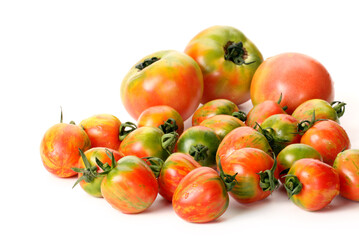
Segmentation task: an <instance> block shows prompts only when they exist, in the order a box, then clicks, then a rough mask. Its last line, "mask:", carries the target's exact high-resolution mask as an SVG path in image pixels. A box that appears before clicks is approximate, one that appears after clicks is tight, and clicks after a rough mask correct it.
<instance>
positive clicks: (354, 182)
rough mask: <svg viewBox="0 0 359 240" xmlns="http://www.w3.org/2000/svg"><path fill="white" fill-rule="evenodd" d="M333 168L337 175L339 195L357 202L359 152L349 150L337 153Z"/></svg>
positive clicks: (358, 190) (358, 191)
mask: <svg viewBox="0 0 359 240" xmlns="http://www.w3.org/2000/svg"><path fill="white" fill-rule="evenodd" d="M333 167H334V169H336V170H337V171H338V173H339V179H340V195H342V196H343V197H345V198H347V199H350V200H353V201H359V150H357V149H349V150H345V151H344V152H341V153H339V154H338V156H337V157H336V159H335V161H334V164H333Z"/></svg>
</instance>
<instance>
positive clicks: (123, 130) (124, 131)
mask: <svg viewBox="0 0 359 240" xmlns="http://www.w3.org/2000/svg"><path fill="white" fill-rule="evenodd" d="M136 128H137V126H136V124H134V123H132V122H125V123H122V124H121V126H120V131H119V132H120V134H119V139H120V140H121V141H122V140H123V139H125V137H126V136H127V135H128V134H130V133H131V132H133V131H134V130H136Z"/></svg>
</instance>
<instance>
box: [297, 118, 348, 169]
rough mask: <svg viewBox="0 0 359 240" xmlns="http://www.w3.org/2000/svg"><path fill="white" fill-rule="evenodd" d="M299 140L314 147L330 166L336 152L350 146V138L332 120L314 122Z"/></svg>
mask: <svg viewBox="0 0 359 240" xmlns="http://www.w3.org/2000/svg"><path fill="white" fill-rule="evenodd" d="M300 142H301V143H304V144H307V145H309V146H312V147H313V148H315V150H317V151H318V152H319V153H320V155H321V156H322V157H323V161H324V162H325V163H327V164H329V165H331V166H332V165H333V162H334V160H335V158H336V157H337V155H338V153H340V152H341V151H343V150H345V149H349V148H350V140H349V137H348V135H347V133H346V132H345V130H344V128H342V127H341V126H340V125H339V124H338V123H336V122H334V121H332V120H323V121H317V122H315V123H314V124H313V126H311V127H310V128H309V129H308V130H307V131H306V132H305V133H304V134H303V136H302V138H301V140H300Z"/></svg>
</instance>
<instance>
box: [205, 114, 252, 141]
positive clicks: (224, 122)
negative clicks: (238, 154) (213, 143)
mask: <svg viewBox="0 0 359 240" xmlns="http://www.w3.org/2000/svg"><path fill="white" fill-rule="evenodd" d="M200 126H204V127H208V128H210V129H212V130H213V131H214V132H215V133H216V134H217V135H218V136H219V137H220V139H221V140H222V139H223V138H224V137H225V136H226V135H227V134H228V133H229V132H230V131H232V130H233V129H235V128H237V127H243V126H245V124H244V123H243V122H242V121H241V120H239V119H238V118H235V117H232V116H229V115H216V116H213V117H211V118H208V119H206V120H204V121H203V122H201V124H200Z"/></svg>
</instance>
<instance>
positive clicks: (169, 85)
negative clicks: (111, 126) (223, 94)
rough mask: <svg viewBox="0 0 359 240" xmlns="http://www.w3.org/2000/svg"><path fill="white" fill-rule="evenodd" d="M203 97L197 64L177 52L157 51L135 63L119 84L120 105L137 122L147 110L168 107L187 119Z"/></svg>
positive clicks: (200, 74)
mask: <svg viewBox="0 0 359 240" xmlns="http://www.w3.org/2000/svg"><path fill="white" fill-rule="evenodd" d="M202 94H203V77H202V73H201V69H200V68H199V66H198V64H197V63H196V62H195V61H194V60H193V59H192V58H190V57H189V56H187V55H186V54H184V53H180V52H177V51H160V52H156V53H153V54H151V55H148V56H146V57H144V58H143V59H141V60H140V61H139V62H137V63H136V64H135V65H134V66H133V67H132V68H131V70H130V71H129V72H128V73H127V75H126V76H125V78H124V79H123V81H122V85H121V98H122V103H123V105H124V106H125V108H126V109H127V111H128V112H129V113H130V114H131V116H132V117H133V118H135V119H137V118H138V117H139V116H140V114H141V113H142V112H143V111H144V110H145V109H147V108H149V107H152V106H157V105H167V106H170V107H172V108H174V109H175V110H176V111H177V112H178V113H179V114H180V115H181V116H182V118H183V120H186V119H187V118H189V117H190V116H191V115H192V114H193V112H194V111H195V110H196V109H197V107H198V105H199V103H200V100H201V98H202Z"/></svg>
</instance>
